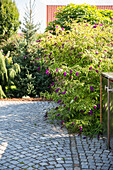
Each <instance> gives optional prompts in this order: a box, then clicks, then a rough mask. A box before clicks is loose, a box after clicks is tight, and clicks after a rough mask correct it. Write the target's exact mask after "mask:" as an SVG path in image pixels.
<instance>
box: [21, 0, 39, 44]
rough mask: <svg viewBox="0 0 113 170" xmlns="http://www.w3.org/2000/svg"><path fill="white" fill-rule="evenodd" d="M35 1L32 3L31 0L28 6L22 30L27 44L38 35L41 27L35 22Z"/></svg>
mask: <svg viewBox="0 0 113 170" xmlns="http://www.w3.org/2000/svg"><path fill="white" fill-rule="evenodd" d="M34 6H35V1H34V2H33V4H32V5H31V0H30V1H29V8H28V7H26V12H25V17H24V23H23V26H24V28H22V32H23V33H24V38H25V39H26V42H27V44H29V43H31V42H32V41H33V40H34V39H35V36H36V32H37V30H38V29H39V28H38V27H39V24H36V25H35V24H34V22H33V11H34Z"/></svg>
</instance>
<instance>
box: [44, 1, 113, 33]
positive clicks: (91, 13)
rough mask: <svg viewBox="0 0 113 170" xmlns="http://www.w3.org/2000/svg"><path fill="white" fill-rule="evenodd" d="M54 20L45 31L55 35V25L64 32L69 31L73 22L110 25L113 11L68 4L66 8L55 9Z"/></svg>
mask: <svg viewBox="0 0 113 170" xmlns="http://www.w3.org/2000/svg"><path fill="white" fill-rule="evenodd" d="M55 18H56V20H54V21H52V22H49V23H48V26H47V28H46V31H50V32H51V33H53V34H55V27H56V25H60V26H61V27H63V28H65V30H70V28H71V27H70V25H67V24H66V22H67V23H68V24H69V23H70V24H71V23H72V21H73V20H76V22H83V21H87V22H89V23H90V24H95V23H96V22H102V23H108V24H110V23H112V24H113V22H112V19H113V11H112V10H102V9H101V10H100V9H97V7H96V6H90V5H86V4H82V5H75V4H72V3H71V4H69V5H67V6H63V7H59V8H57V12H56V16H55Z"/></svg>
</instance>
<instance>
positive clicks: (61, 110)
mask: <svg viewBox="0 0 113 170" xmlns="http://www.w3.org/2000/svg"><path fill="white" fill-rule="evenodd" d="M67 32H68V34H67ZM56 35H57V36H56ZM56 35H55V36H54V35H51V34H48V37H47V38H42V39H41V41H40V42H39V43H38V46H39V47H40V48H41V49H42V48H43V56H46V57H44V61H45V67H47V68H48V69H47V70H46V73H47V74H48V75H49V73H50V72H51V73H52V75H53V76H54V75H55V80H56V81H55V82H54V83H52V84H51V85H50V87H51V89H52V94H49V93H48V92H46V93H44V94H41V95H42V96H44V97H46V98H47V99H50V98H52V99H53V100H54V101H55V102H56V103H58V104H60V105H59V106H58V107H56V108H55V109H53V110H52V111H51V112H50V116H51V119H56V118H57V119H60V120H61V124H62V125H63V126H67V127H69V128H71V129H72V131H77V132H79V133H84V134H88V135H89V134H90V135H96V134H99V133H101V132H102V129H101V125H100V121H99V119H100V116H99V115H100V109H99V103H100V95H99V94H100V74H101V72H108V71H113V25H111V26H107V25H104V24H100V23H98V24H97V23H96V24H95V25H91V24H89V23H77V22H73V23H72V24H71V29H70V31H64V30H62V29H61V27H60V26H57V27H56Z"/></svg>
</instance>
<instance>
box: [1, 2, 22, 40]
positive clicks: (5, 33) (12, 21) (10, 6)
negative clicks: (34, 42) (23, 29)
mask: <svg viewBox="0 0 113 170" xmlns="http://www.w3.org/2000/svg"><path fill="white" fill-rule="evenodd" d="M19 25H20V22H19V13H18V10H17V7H16V5H15V1H12V0H1V1H0V42H1V41H2V39H7V38H8V37H10V36H11V35H12V34H13V33H16V32H17V30H18V27H19Z"/></svg>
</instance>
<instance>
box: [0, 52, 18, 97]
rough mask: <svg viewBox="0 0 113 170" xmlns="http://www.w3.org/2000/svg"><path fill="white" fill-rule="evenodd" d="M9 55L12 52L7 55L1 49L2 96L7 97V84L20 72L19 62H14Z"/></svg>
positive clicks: (0, 81)
mask: <svg viewBox="0 0 113 170" xmlns="http://www.w3.org/2000/svg"><path fill="white" fill-rule="evenodd" d="M9 55H10V52H8V53H7V55H6V56H5V55H3V51H2V50H1V51H0V98H4V97H6V95H5V86H9V85H10V83H11V82H10V81H11V80H13V79H14V77H15V76H16V74H17V73H19V72H20V67H19V65H18V64H17V63H15V64H13V60H12V58H11V57H9Z"/></svg>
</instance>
